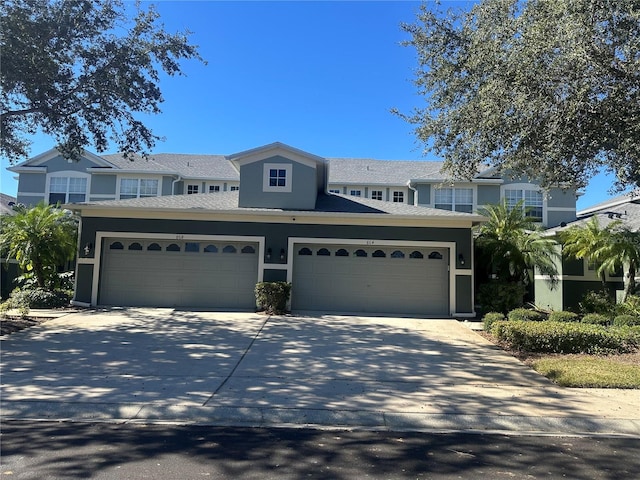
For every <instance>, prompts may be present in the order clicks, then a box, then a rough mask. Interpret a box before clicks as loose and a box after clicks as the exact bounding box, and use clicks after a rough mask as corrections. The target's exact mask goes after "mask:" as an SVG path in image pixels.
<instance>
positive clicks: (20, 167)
mask: <svg viewBox="0 0 640 480" xmlns="http://www.w3.org/2000/svg"><path fill="white" fill-rule="evenodd" d="M7 170H9V171H10V172H13V173H40V172H42V173H46V172H47V167H30V166H28V165H22V164H20V165H16V166H15V167H8V168H7Z"/></svg>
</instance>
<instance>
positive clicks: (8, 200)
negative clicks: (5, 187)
mask: <svg viewBox="0 0 640 480" xmlns="http://www.w3.org/2000/svg"><path fill="white" fill-rule="evenodd" d="M16 202H17V199H16V197H12V196H11V195H7V194H6V193H0V215H14V214H15V213H16V212H15V211H14V210H13V206H14V205H15V204H16Z"/></svg>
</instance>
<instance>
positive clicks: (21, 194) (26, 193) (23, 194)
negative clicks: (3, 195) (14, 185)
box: [16, 191, 44, 198]
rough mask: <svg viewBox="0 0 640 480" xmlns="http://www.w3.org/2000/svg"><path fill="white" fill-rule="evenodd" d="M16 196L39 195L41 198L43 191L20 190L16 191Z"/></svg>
mask: <svg viewBox="0 0 640 480" xmlns="http://www.w3.org/2000/svg"><path fill="white" fill-rule="evenodd" d="M16 196H18V197H41V198H44V193H42V192H21V191H18V193H16Z"/></svg>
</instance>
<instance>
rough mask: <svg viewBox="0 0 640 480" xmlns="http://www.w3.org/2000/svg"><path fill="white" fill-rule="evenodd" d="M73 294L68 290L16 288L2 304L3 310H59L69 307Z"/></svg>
mask: <svg viewBox="0 0 640 480" xmlns="http://www.w3.org/2000/svg"><path fill="white" fill-rule="evenodd" d="M72 297H73V292H71V291H69V290H47V289H45V288H40V287H33V288H16V289H14V290H13V292H11V294H10V295H9V299H8V300H7V301H6V302H5V303H4V304H3V309H12V308H15V309H18V310H21V311H24V310H25V309H26V311H27V312H28V310H29V309H30V308H60V307H66V306H68V305H69V302H70V301H71V298H72Z"/></svg>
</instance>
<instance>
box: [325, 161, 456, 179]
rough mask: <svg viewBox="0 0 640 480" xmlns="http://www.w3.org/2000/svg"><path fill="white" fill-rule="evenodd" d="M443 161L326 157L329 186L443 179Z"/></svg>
mask: <svg viewBox="0 0 640 480" xmlns="http://www.w3.org/2000/svg"><path fill="white" fill-rule="evenodd" d="M442 165H443V162H425V161H406V160H374V159H370V158H330V159H329V183H334V184H353V185H358V184H387V185H406V184H407V182H408V181H409V180H412V179H437V180H444V179H445V176H444V175H443V174H442V173H440V170H441V169H442Z"/></svg>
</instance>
